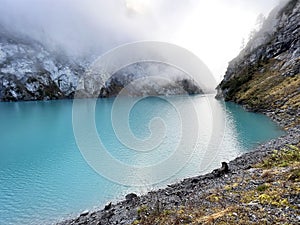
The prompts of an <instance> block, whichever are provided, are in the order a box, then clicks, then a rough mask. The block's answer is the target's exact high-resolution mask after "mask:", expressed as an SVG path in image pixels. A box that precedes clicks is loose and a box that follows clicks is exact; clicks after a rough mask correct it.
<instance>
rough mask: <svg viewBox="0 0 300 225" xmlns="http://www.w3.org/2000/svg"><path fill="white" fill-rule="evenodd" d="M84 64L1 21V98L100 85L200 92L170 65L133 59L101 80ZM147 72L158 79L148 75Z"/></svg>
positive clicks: (105, 90) (92, 89)
mask: <svg viewBox="0 0 300 225" xmlns="http://www.w3.org/2000/svg"><path fill="white" fill-rule="evenodd" d="M88 64H89V63H85V64H84V63H82V62H80V61H79V60H77V61H74V60H71V59H70V58H69V57H67V56H64V55H62V53H60V54H58V53H57V51H49V50H48V49H46V48H45V47H44V46H43V45H42V44H40V43H38V42H36V41H34V40H32V39H30V38H29V37H19V36H17V35H16V34H10V33H9V32H7V31H6V30H4V29H3V28H1V27H0V101H19V100H50V99H62V98H73V97H74V93H75V91H76V89H79V91H78V92H77V94H76V97H97V95H95V93H99V92H100V90H101V93H100V95H99V97H111V96H115V95H117V94H118V93H119V92H120V90H122V89H123V88H124V87H125V91H124V92H122V93H123V94H127V95H130V96H137V95H172V94H185V93H188V94H198V93H202V91H201V89H200V88H199V87H198V86H197V85H196V84H195V83H194V82H193V80H192V79H190V78H189V77H187V76H186V74H184V73H183V72H182V71H180V70H178V69H175V68H171V67H170V66H169V67H166V66H165V65H154V64H149V63H143V64H139V63H138V64H135V65H131V66H128V67H126V68H123V69H121V70H119V71H118V72H116V73H115V74H114V75H113V76H112V77H111V78H110V79H109V80H107V81H103V80H102V78H101V74H97V71H94V72H96V73H95V74H94V73H93V74H89V73H85V71H86V70H87V69H88ZM87 71H88V70H87ZM152 75H155V76H159V77H161V78H162V79H159V80H158V79H147V77H148V76H152ZM80 78H82V79H80ZM140 78H143V79H140ZM135 80H138V81H137V82H133V81H135ZM131 82H133V84H131V85H129V86H128V84H130V83H131Z"/></svg>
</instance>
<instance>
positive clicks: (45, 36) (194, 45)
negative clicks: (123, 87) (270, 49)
mask: <svg viewBox="0 0 300 225" xmlns="http://www.w3.org/2000/svg"><path fill="white" fill-rule="evenodd" d="M278 2H279V0H268V1H261V0H252V1H249V0H210V1H207V0H187V1H182V0H165V1H161V0H114V1H107V0H0V6H1V7H0V21H1V23H2V24H5V25H6V26H7V27H9V29H11V30H15V31H18V32H21V33H23V34H26V35H28V36H32V37H34V38H35V39H37V40H39V41H41V42H43V43H45V44H47V45H49V46H52V47H53V46H59V49H64V50H65V51H66V52H67V53H68V54H70V55H77V56H78V55H88V54H90V53H91V52H93V51H94V52H98V53H99V54H100V53H104V52H105V51H107V50H109V49H111V48H113V47H116V46H118V45H120V44H124V43H127V42H131V41H138V40H161V41H171V42H173V43H175V44H178V45H181V46H183V47H186V48H188V49H189V50H191V51H192V52H194V53H195V54H197V55H198V56H199V57H200V58H201V59H202V60H203V61H204V62H205V63H206V64H207V65H208V66H209V67H210V68H211V70H212V71H213V72H214V74H215V75H216V77H218V78H219V77H220V75H223V73H224V71H225V68H226V65H227V62H228V61H229V60H231V59H232V58H233V57H234V56H235V55H237V53H238V52H239V47H240V45H241V40H242V37H245V36H247V34H248V32H249V31H250V30H251V29H252V27H253V26H254V24H255V20H256V17H257V15H258V14H259V13H264V14H267V13H268V12H269V11H270V10H271V9H272V8H273V7H274V6H275V5H276V4H277V3H278Z"/></svg>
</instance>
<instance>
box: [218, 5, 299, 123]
mask: <svg viewBox="0 0 300 225" xmlns="http://www.w3.org/2000/svg"><path fill="white" fill-rule="evenodd" d="M299 24H300V1H299V0H290V1H288V2H287V3H285V4H284V5H281V6H278V7H277V8H275V9H274V10H273V11H272V12H271V13H270V15H269V17H268V18H267V20H266V21H265V23H264V24H263V26H262V28H261V30H260V31H258V32H257V33H256V35H255V36H254V37H253V38H252V39H251V40H250V41H249V43H248V44H247V46H246V48H245V49H244V50H242V51H241V53H240V54H239V55H238V56H237V57H236V58H235V59H233V60H232V61H231V62H230V63H229V66H228V68H227V71H226V74H225V76H224V79H223V81H222V82H221V83H220V85H219V86H218V88H217V89H218V95H217V97H219V98H224V99H225V100H226V101H234V102H237V103H240V104H243V105H244V106H245V107H246V108H248V109H251V110H254V111H259V112H264V113H267V114H269V115H270V116H271V117H273V118H274V119H275V120H278V121H279V122H280V121H281V120H284V121H285V123H286V124H284V126H285V127H291V126H293V125H297V124H300V119H299V117H300V112H299V108H300V107H299V106H300V90H299V87H300V74H299V73H300V28H299ZM271 114H272V115H271Z"/></svg>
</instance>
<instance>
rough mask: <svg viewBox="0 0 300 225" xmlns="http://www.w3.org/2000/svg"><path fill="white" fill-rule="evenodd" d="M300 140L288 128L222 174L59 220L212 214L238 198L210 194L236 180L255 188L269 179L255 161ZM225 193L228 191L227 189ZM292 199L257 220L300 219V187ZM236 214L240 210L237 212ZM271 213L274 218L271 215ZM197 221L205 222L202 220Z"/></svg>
mask: <svg viewBox="0 0 300 225" xmlns="http://www.w3.org/2000/svg"><path fill="white" fill-rule="evenodd" d="M299 142H300V127H294V128H291V129H289V130H288V131H287V133H286V135H284V136H282V137H279V138H277V139H274V140H271V141H269V142H267V143H265V144H262V145H260V146H259V147H257V148H256V149H254V150H253V151H252V152H249V153H246V154H244V155H242V156H240V157H238V158H236V159H234V160H232V161H230V162H229V163H228V166H229V171H228V173H224V174H222V173H221V174H220V173H216V172H218V170H215V171H213V172H212V173H209V174H206V175H201V176H197V177H193V178H187V179H184V180H183V181H181V182H179V183H176V184H172V185H168V187H167V188H164V189H159V190H156V191H152V192H149V193H147V194H145V195H142V196H136V195H135V194H131V195H128V196H127V197H126V200H124V201H121V202H118V203H116V204H107V205H106V206H105V208H104V209H103V210H100V211H96V212H84V213H82V214H81V215H80V216H78V217H77V218H75V219H71V220H67V221H63V222H61V223H59V224H60V225H63V224H78V225H79V224H105V225H107V224H148V223H143V222H142V221H143V216H146V217H147V216H151V215H153V214H155V213H160V214H161V213H162V212H172V211H174V210H179V209H183V208H184V209H186V208H187V207H188V208H190V209H192V208H198V209H202V210H206V211H207V213H208V214H212V213H213V210H212V209H213V208H214V209H216V207H217V208H218V207H221V206H222V207H223V208H224V207H225V209H226V208H228V207H229V206H228V205H231V204H234V203H235V202H234V201H237V200H236V197H234V195H233V194H232V193H231V194H230V196H227V198H225V197H224V196H226V194H224V193H223V195H224V196H223V197H222V199H223V200H222V202H218V201H213V200H211V199H210V198H209V196H212V195H214V193H215V194H218V193H222V191H220V190H223V191H224V190H225V189H226V187H228V186H230V185H233V184H238V185H236V187H235V188H237V189H238V188H239V187H240V188H242V189H243V190H254V189H255V188H257V187H258V186H259V185H261V184H264V183H265V182H266V181H265V180H264V179H262V178H261V174H262V173H263V172H264V171H263V170H262V169H260V168H253V165H255V164H257V163H259V162H262V160H263V159H264V158H265V157H267V156H270V155H272V154H273V152H274V149H276V150H281V149H284V148H286V146H288V145H294V146H297V145H299ZM276 174H277V173H276ZM279 174H281V173H279ZM274 179H275V178H274ZM278 179H279V178H278ZM244 181H247V182H244ZM243 182H244V183H243ZM225 193H227V192H226V191H225ZM218 198H219V197H216V199H218ZM289 199H290V201H289V202H293V204H294V205H293V207H286V208H282V210H280V211H278V209H277V208H274V207H272V205H270V206H269V207H267V206H264V207H263V208H262V209H260V210H263V211H264V214H263V218H260V217H259V215H257V214H256V213H253V215H252V217H253V222H254V223H257V222H259V221H262V219H264V220H265V223H266V224H269V223H270V224H275V222H276V221H278V218H288V219H287V222H288V223H289V224H297V223H298V222H299V221H300V211H299V208H300V196H299V191H298V192H297V194H294V195H293V196H289ZM237 204H238V203H235V205H237ZM253 204H254V206H255V207H262V206H261V205H259V204H258V203H253ZM250 206H251V207H252V205H249V207H250ZM254 206H253V207H254ZM222 207H221V208H220V209H218V210H220V212H223V213H226V212H227V211H226V210H227V209H226V210H225V211H224V210H223V211H222ZM258 209H259V208H258ZM210 210H211V212H210ZM242 210H245V207H244V208H242ZM251 210H252V209H251ZM182 211H184V210H182ZM235 211H238V210H235ZM180 212H181V211H180ZM180 212H179V213H180ZM143 214H144V215H143ZM176 214H177V213H176ZM227 214H228V213H227ZM227 214H226V215H227ZM235 214H236V213H234V214H233V215H235ZM268 215H269V217H270V218H268ZM273 215H277V217H274V218H273V217H272V216H273ZM156 217H157V218H158V217H159V216H158V215H157V216H156ZM190 217H191V218H190V220H189V219H188V218H187V220H186V221H185V220H182V219H181V220H179V222H178V223H177V224H194V223H193V222H192V221H193V220H192V215H191V216H190ZM247 218H248V217H247ZM250 219H251V218H250ZM250 219H249V218H248V219H247V221H250ZM241 221H243V220H241ZM274 221H275V222H274ZM283 221H284V220H283ZM173 222H174V221H173ZM149 224H150V223H149ZM155 224H173V223H167V222H166V223H155ZM196 224H202V222H199V223H196ZM204 224H205V223H204ZM208 224H209V223H208Z"/></svg>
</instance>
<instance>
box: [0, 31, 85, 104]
mask: <svg viewBox="0 0 300 225" xmlns="http://www.w3.org/2000/svg"><path fill="white" fill-rule="evenodd" d="M82 73H83V68H82V67H81V66H79V65H78V64H76V63H74V62H72V61H70V60H68V59H66V58H64V57H60V56H58V55H55V54H53V53H50V52H49V51H47V50H46V49H45V48H44V47H43V46H42V45H41V44H40V43H38V42H36V41H34V40H31V39H29V38H25V37H22V38H21V37H17V36H16V35H13V34H10V33H9V32H7V31H6V30H5V29H3V28H1V27H0V100H2V101H17V100H43V99H60V98H69V97H72V95H73V92H74V90H75V87H76V86H77V80H78V77H79V75H80V74H82Z"/></svg>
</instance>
